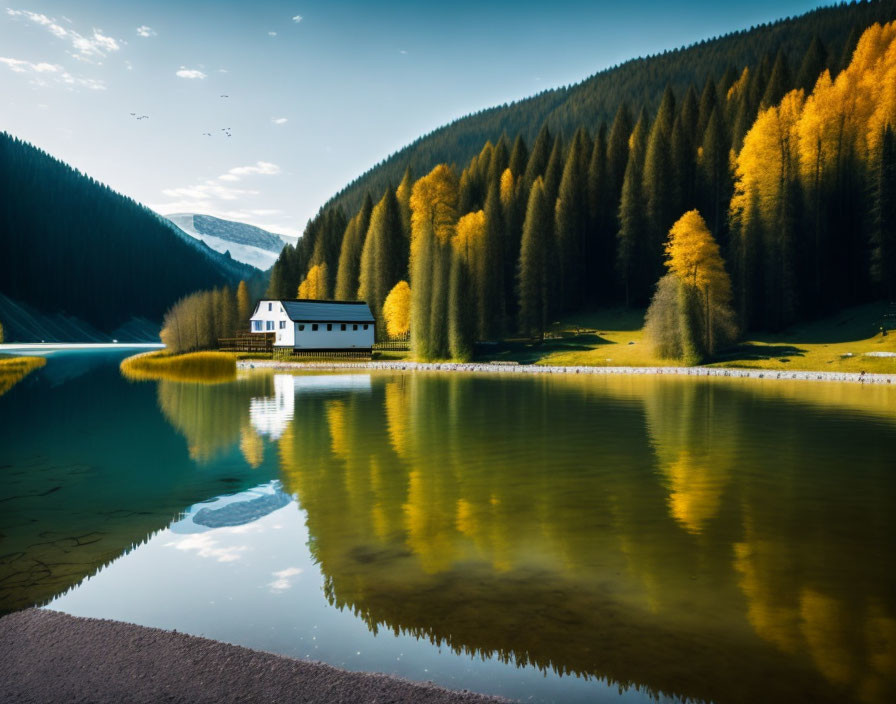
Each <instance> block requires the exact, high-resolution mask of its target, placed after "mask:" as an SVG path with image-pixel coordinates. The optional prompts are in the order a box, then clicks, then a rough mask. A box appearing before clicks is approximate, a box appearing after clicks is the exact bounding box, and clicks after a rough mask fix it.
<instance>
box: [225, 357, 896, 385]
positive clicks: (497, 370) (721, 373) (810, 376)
mask: <svg viewBox="0 0 896 704" xmlns="http://www.w3.org/2000/svg"><path fill="white" fill-rule="evenodd" d="M237 368H238V369H275V370H279V371H310V370H320V371H341V370H345V369H370V370H381V371H416V372H484V373H488V374H586V375H588V374H590V375H618V374H633V375H638V374H647V375H656V376H696V377H725V378H731V379H796V380H799V381H836V382H849V383H858V384H896V374H863V373H857V372H813V371H798V370H795V371H777V370H769V369H729V368H724V367H550V366H542V365H536V364H501V363H498V364H496V363H490V362H481V363H480V362H468V363H459V362H338V363H337V362H319V363H318V362H279V361H268V360H242V361H239V362H237Z"/></svg>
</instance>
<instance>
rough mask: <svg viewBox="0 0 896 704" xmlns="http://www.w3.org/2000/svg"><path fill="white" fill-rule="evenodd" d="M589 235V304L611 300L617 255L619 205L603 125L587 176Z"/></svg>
mask: <svg viewBox="0 0 896 704" xmlns="http://www.w3.org/2000/svg"><path fill="white" fill-rule="evenodd" d="M586 190H587V200H588V232H587V235H586V243H585V245H586V246H585V252H586V254H585V261H584V267H585V272H586V273H585V275H584V280H585V289H584V294H585V297H586V299H587V300H590V301H592V302H593V301H596V300H607V299H608V298H609V297H610V292H611V291H612V282H613V265H614V261H615V253H616V229H615V228H616V202H614V200H613V194H612V193H611V186H610V176H609V171H608V162H607V126H606V125H605V124H603V123H601V126H600V128H599V129H598V131H597V136H596V137H595V139H594V146H593V147H592V149H591V158H590V159H589V161H588V175H587V183H586Z"/></svg>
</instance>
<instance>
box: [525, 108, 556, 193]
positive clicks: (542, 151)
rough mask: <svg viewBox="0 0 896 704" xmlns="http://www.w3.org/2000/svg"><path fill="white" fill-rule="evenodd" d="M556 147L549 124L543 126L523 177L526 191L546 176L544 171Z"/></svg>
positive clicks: (533, 146)
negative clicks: (552, 149) (538, 179)
mask: <svg viewBox="0 0 896 704" xmlns="http://www.w3.org/2000/svg"><path fill="white" fill-rule="evenodd" d="M553 146H554V138H553V136H551V131H550V130H549V129H548V126H547V124H545V125H542V127H541V130H539V132H538V136H537V137H536V138H535V143H534V144H533V145H532V152H531V153H530V154H529V161H528V163H527V164H526V172H525V174H524V175H523V184H524V186H523V187H524V188H525V190H526V191H527V192H528V190H529V189H530V188H531V187H532V184H533V183H534V182H535V179H536V178H538V177H539V176H544V171H545V169H546V168H547V165H548V159H550V156H551V147H553Z"/></svg>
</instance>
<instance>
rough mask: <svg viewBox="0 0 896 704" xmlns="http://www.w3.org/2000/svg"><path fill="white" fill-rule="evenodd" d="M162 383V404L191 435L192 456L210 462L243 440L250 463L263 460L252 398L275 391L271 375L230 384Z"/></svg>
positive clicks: (174, 422) (173, 422)
mask: <svg viewBox="0 0 896 704" xmlns="http://www.w3.org/2000/svg"><path fill="white" fill-rule="evenodd" d="M158 384H159V385H158V389H157V398H158V402H159V408H160V409H161V410H162V413H163V414H164V416H165V419H166V420H167V421H168V422H169V423H170V424H171V425H172V426H174V428H175V429H176V430H177V431H178V432H179V433H180V434H181V435H183V436H184V437H185V438H186V439H187V446H188V448H189V453H190V457H191V458H192V459H194V460H197V461H200V462H207V461H209V460H211V459H213V458H214V457H215V456H217V455H218V454H220V453H222V452H225V451H227V450H229V449H231V448H232V447H234V446H235V445H237V444H240V447H241V449H242V450H243V452H244V454H246V458H247V461H248V462H249V464H253V461H254V460H259V461H260V455H259V446H258V445H257V444H253V443H254V442H255V441H253V440H252V439H251V436H250V435H249V434H250V433H252V432H253V431H252V428H251V426H250V425H249V399H250V398H251V397H252V396H266V395H270V394H271V392H272V386H271V384H272V382H271V377H270V376H269V375H264V374H252V375H248V376H245V377H241V378H238V379H237V380H236V381H234V382H232V383H230V384H192V383H181V382H176V381H160V382H158ZM250 457H251V458H252V459H250ZM253 466H257V464H256V465H253Z"/></svg>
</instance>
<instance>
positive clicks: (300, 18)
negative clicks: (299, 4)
mask: <svg viewBox="0 0 896 704" xmlns="http://www.w3.org/2000/svg"><path fill="white" fill-rule="evenodd" d="M292 21H293V22H295V23H296V24H298V23H299V22H301V21H302V16H301V15H293V18H292Z"/></svg>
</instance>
